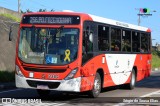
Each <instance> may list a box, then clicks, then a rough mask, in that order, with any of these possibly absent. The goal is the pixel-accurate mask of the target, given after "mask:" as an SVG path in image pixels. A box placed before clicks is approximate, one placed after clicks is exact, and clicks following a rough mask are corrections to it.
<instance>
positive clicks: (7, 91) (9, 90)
mask: <svg viewBox="0 0 160 106" xmlns="http://www.w3.org/2000/svg"><path fill="white" fill-rule="evenodd" d="M19 90H22V89H15V90H8V91H2V92H0V94H1V93H8V92H13V91H19Z"/></svg>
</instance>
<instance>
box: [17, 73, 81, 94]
mask: <svg viewBox="0 0 160 106" xmlns="http://www.w3.org/2000/svg"><path fill="white" fill-rule="evenodd" d="M15 79H16V87H18V88H31V89H45V90H57V91H69V92H80V86H81V77H78V78H73V79H70V80H42V79H33V78H25V77H21V76H18V75H15Z"/></svg>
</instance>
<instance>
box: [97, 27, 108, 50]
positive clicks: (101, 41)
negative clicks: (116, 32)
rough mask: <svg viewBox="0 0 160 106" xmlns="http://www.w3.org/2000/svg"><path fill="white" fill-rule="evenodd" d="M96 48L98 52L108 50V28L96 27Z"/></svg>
mask: <svg viewBox="0 0 160 106" xmlns="http://www.w3.org/2000/svg"><path fill="white" fill-rule="evenodd" d="M98 48H99V51H108V50H109V27H107V26H103V25H99V26H98Z"/></svg>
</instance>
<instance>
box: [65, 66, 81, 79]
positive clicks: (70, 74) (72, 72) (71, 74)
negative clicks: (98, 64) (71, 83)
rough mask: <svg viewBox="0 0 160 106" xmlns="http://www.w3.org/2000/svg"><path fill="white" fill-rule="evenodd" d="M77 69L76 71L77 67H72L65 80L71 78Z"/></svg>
mask: <svg viewBox="0 0 160 106" xmlns="http://www.w3.org/2000/svg"><path fill="white" fill-rule="evenodd" d="M77 71H78V68H75V69H73V70H72V71H71V72H70V73H69V74H68V75H67V77H66V78H65V80H69V79H71V78H73V77H74V75H75V74H76V73H77Z"/></svg>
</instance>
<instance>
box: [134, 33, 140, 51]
mask: <svg viewBox="0 0 160 106" xmlns="http://www.w3.org/2000/svg"><path fill="white" fill-rule="evenodd" d="M132 51H133V52H140V34H139V33H138V32H132Z"/></svg>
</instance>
